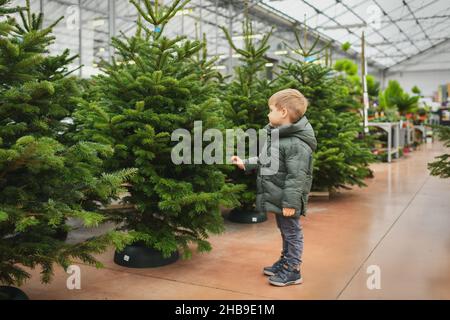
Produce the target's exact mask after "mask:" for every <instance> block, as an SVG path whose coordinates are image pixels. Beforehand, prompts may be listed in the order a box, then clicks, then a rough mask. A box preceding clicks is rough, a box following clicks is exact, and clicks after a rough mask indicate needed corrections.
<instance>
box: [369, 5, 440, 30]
mask: <svg viewBox="0 0 450 320" xmlns="http://www.w3.org/2000/svg"><path fill="white" fill-rule="evenodd" d="M439 1H440V0H433V1H431V2H429V3H427V4H424V5H422V6H421V7H419V8H417V9H416V13H418V12H419V11H422V10H423V9H425V8H428V7H429V6H431V5H432V4H435V3H436V2H439ZM402 7H403V6H400V7H397V8H396V9H394V10H392V12H394V11H397V10H398V9H400V8H402ZM409 16H410V14H406V15H403V16H402V17H400V18H399V19H403V18H407V17H409ZM388 26H390V25H389V24H385V25H384V26H381V28H379V29H378V31H381V30H383V29H386V28H387V27H388ZM374 33H375V32H372V33H370V34H368V35H367V37H370V36H371V35H373V34H374Z"/></svg>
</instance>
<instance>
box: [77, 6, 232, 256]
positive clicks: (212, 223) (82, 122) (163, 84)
mask: <svg viewBox="0 0 450 320" xmlns="http://www.w3.org/2000/svg"><path fill="white" fill-rule="evenodd" d="M131 3H132V4H133V5H134V6H135V7H136V9H137V10H138V12H139V21H138V29H137V32H136V34H135V35H134V36H131V37H126V36H125V35H123V36H122V37H121V38H114V39H113V40H112V44H113V46H114V48H115V49H116V53H117V54H116V56H115V57H114V59H113V62H112V63H111V64H106V65H105V66H104V68H103V71H104V75H100V76H98V77H96V78H95V79H94V88H93V90H94V92H95V94H94V95H93V96H95V97H96V99H97V101H94V102H91V103H88V102H86V103H85V104H84V107H83V108H82V110H80V111H79V112H78V114H77V117H76V122H77V123H78V125H79V127H80V128H82V129H83V130H82V132H81V134H82V135H84V136H92V137H93V138H94V139H95V140H96V141H98V142H101V143H108V144H111V145H112V146H113V148H114V155H113V156H112V157H111V159H110V161H109V163H108V167H109V168H111V169H120V168H124V167H136V168H138V173H137V174H136V176H135V177H133V179H132V180H131V183H130V184H131V186H130V187H129V193H130V196H129V197H127V198H125V199H124V200H125V201H126V202H128V203H129V204H132V205H134V207H135V211H134V213H133V214H122V213H115V214H113V213H112V215H113V218H115V219H117V220H119V221H123V222H124V228H125V229H126V230H128V231H129V234H130V235H131V236H133V238H134V239H135V240H136V241H139V242H143V243H145V244H146V245H147V246H148V247H151V248H153V249H156V250H159V251H161V252H162V253H163V254H164V255H165V256H169V255H170V254H171V253H173V252H175V251H176V250H177V249H182V251H183V254H184V257H189V256H190V255H191V248H190V246H189V244H190V243H194V244H196V245H197V249H198V250H199V251H208V250H210V249H211V246H210V244H209V242H208V241H207V239H208V236H209V235H208V234H209V233H219V232H222V231H223V229H224V227H223V218H222V215H221V212H220V206H221V205H223V206H234V205H236V203H237V201H236V196H235V194H236V193H237V192H239V191H240V190H241V188H240V187H239V186H234V185H232V184H228V183H225V175H224V174H223V173H222V172H221V171H219V170H218V169H217V167H215V166H213V165H207V164H204V163H201V164H196V163H194V161H192V163H191V164H186V163H182V164H175V163H174V162H173V161H172V151H173V148H174V147H175V146H176V144H177V141H171V134H172V133H173V132H174V131H175V130H177V129H186V130H187V132H186V134H187V136H193V134H194V132H195V131H196V132H197V133H199V134H201V133H202V131H205V130H207V129H208V128H218V129H221V128H222V126H223V116H222V113H223V112H222V109H223V108H222V102H221V101H220V100H219V99H218V98H217V97H215V96H214V92H215V86H216V85H217V83H216V82H215V81H212V79H211V78H212V74H211V72H212V65H211V64H209V63H208V62H207V61H204V62H203V65H202V66H199V64H198V59H196V58H198V55H200V57H201V54H202V48H203V47H204V44H203V43H202V42H200V41H191V40H188V39H187V38H186V37H185V36H177V37H175V38H168V37H166V36H165V35H164V29H165V26H166V25H167V23H168V22H169V21H170V19H171V18H172V17H173V16H174V15H175V14H176V13H177V12H179V11H180V10H182V9H183V7H184V6H185V5H186V4H187V3H189V0H186V1H181V0H175V1H173V2H172V4H171V5H170V6H163V5H161V4H160V3H159V1H157V0H156V1H154V2H151V1H149V0H144V1H141V2H138V1H134V0H132V1H131ZM195 121H202V129H203V130H200V128H199V127H197V128H196V127H195V126H194V122H195ZM194 151H195V150H194ZM205 152H206V151H205ZM216 152H217V154H216V156H217V157H218V158H220V153H219V152H218V151H217V150H216ZM200 153H201V150H200ZM197 155H198V153H197ZM184 156H185V159H187V160H193V159H194V154H193V153H192V154H191V153H190V152H189V151H188V152H187V153H185V154H184ZM220 160H221V161H222V160H223V159H220Z"/></svg>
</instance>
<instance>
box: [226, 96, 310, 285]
mask: <svg viewBox="0 0 450 320" xmlns="http://www.w3.org/2000/svg"><path fill="white" fill-rule="evenodd" d="M269 108H270V113H269V115H268V117H269V121H270V123H269V124H268V125H267V126H266V128H265V129H266V130H267V132H268V139H267V145H266V148H270V143H271V139H270V137H271V136H273V135H274V132H275V131H278V137H279V150H278V159H279V163H278V171H277V172H276V173H275V174H271V175H264V174H261V168H262V167H264V165H262V164H261V162H260V161H259V160H258V159H247V160H244V161H243V160H242V159H240V158H239V157H237V156H233V157H232V158H231V161H232V162H233V164H235V165H236V166H238V167H239V168H240V169H242V170H245V171H251V170H254V169H257V196H256V209H257V210H258V211H263V212H273V213H275V214H276V221H277V226H278V228H279V229H280V232H281V238H282V242H283V249H282V252H281V257H280V259H279V260H278V261H277V262H275V263H274V264H273V265H272V266H270V267H265V268H264V270H263V272H264V274H265V275H268V276H270V278H269V283H270V284H272V285H275V286H287V285H292V284H300V283H302V282H303V280H302V276H301V274H300V265H301V263H302V260H301V259H302V253H303V230H302V226H301V224H300V216H301V215H305V214H306V205H307V202H308V194H309V192H310V190H311V184H312V154H313V152H314V151H315V149H316V146H317V141H316V138H315V136H314V130H313V128H312V127H311V124H310V123H309V121H308V119H307V118H306V117H305V116H304V115H305V112H306V110H307V108H308V101H307V100H306V98H305V97H304V96H303V95H302V94H301V93H300V92H299V91H298V90H294V89H287V90H282V91H280V92H277V93H276V94H274V95H273V96H272V97H271V98H270V99H269ZM275 137H276V136H275ZM255 160H256V161H255Z"/></svg>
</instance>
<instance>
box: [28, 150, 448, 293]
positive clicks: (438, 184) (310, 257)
mask: <svg viewBox="0 0 450 320" xmlns="http://www.w3.org/2000/svg"><path fill="white" fill-rule="evenodd" d="M443 152H444V147H443V146H442V145H441V144H440V143H435V144H433V145H424V146H422V147H421V148H420V150H418V151H415V152H413V153H411V154H409V155H407V156H405V157H404V158H402V159H400V160H396V161H395V162H393V163H391V164H386V163H380V164H374V165H373V166H372V167H373V170H374V172H375V179H369V180H368V181H367V184H368V187H367V188H362V189H359V188H355V189H354V190H351V191H345V192H342V193H340V194H338V195H337V196H336V197H335V198H333V199H332V200H330V201H327V200H313V201H312V202H311V203H310V206H309V215H308V216H307V217H306V218H302V223H303V225H304V233H305V252H304V259H303V260H304V263H303V266H302V273H303V276H304V284H302V285H297V286H291V287H286V288H278V287H272V286H270V285H269V284H268V283H267V278H266V277H265V276H263V275H262V272H261V269H262V267H263V266H265V265H268V264H270V263H272V262H273V261H274V260H275V259H276V258H277V257H278V254H279V250H280V236H279V233H278V230H277V228H276V225H275V220H274V218H273V217H272V216H270V217H269V221H267V222H265V223H262V224H258V225H240V224H233V223H230V222H226V226H227V231H226V232H225V234H222V235H220V236H213V237H212V238H211V243H212V245H213V251H212V252H211V253H208V254H194V256H193V258H192V259H191V260H188V261H179V262H177V263H175V264H173V265H170V266H166V267H162V268H156V269H126V268H123V267H120V266H117V265H115V264H114V263H113V261H112V258H113V250H112V249H111V250H109V251H108V252H106V253H104V254H102V255H101V256H100V257H99V259H100V260H101V261H102V262H103V263H104V264H105V268H104V269H101V270H97V269H95V268H92V267H88V266H84V265H80V267H81V290H68V289H67V288H66V279H67V277H68V276H69V275H68V274H66V273H64V271H63V270H61V269H59V268H58V269H57V270H56V272H55V278H54V280H53V282H52V283H51V284H50V285H42V284H40V283H39V279H38V272H39V271H38V270H35V271H32V273H33V278H32V279H31V280H30V281H28V282H27V284H26V285H25V286H23V287H22V289H23V290H25V291H26V292H27V294H29V296H30V298H32V299H450V180H449V179H447V180H442V179H439V178H435V177H430V176H429V173H428V170H427V163H428V162H430V161H432V160H433V158H434V157H435V156H437V155H439V154H442V153H443ZM373 265H375V266H378V267H379V268H380V269H379V270H380V271H381V273H380V284H381V289H373V290H369V289H368V288H367V284H366V283H367V279H368V277H369V276H370V274H368V273H367V270H368V269H367V268H368V267H369V266H373Z"/></svg>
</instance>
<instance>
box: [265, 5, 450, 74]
mask: <svg viewBox="0 0 450 320" xmlns="http://www.w3.org/2000/svg"><path fill="white" fill-rule="evenodd" d="M260 4H262V5H263V6H269V7H271V8H272V9H275V10H278V11H280V12H282V13H283V14H284V15H288V16H289V17H291V18H293V19H295V20H297V21H299V22H305V23H306V25H307V26H308V27H310V28H312V29H314V30H316V31H318V32H320V33H322V34H325V35H326V36H328V37H330V38H332V39H334V40H336V41H338V42H340V43H345V42H349V43H350V44H351V45H352V46H351V47H352V49H354V50H356V51H358V52H360V50H361V35H362V32H363V31H364V32H365V36H366V55H367V57H368V58H371V59H372V60H375V61H376V62H378V63H380V64H381V65H383V66H385V67H391V66H393V65H396V64H398V63H400V62H402V61H404V60H406V59H408V58H411V57H413V56H415V55H418V54H420V53H423V52H425V51H427V50H428V49H430V48H434V47H435V46H437V45H439V44H441V43H443V42H445V41H447V40H449V39H450V2H449V1H448V0H408V1H405V0H320V1H317V0H316V1H315V0H261V1H260Z"/></svg>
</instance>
